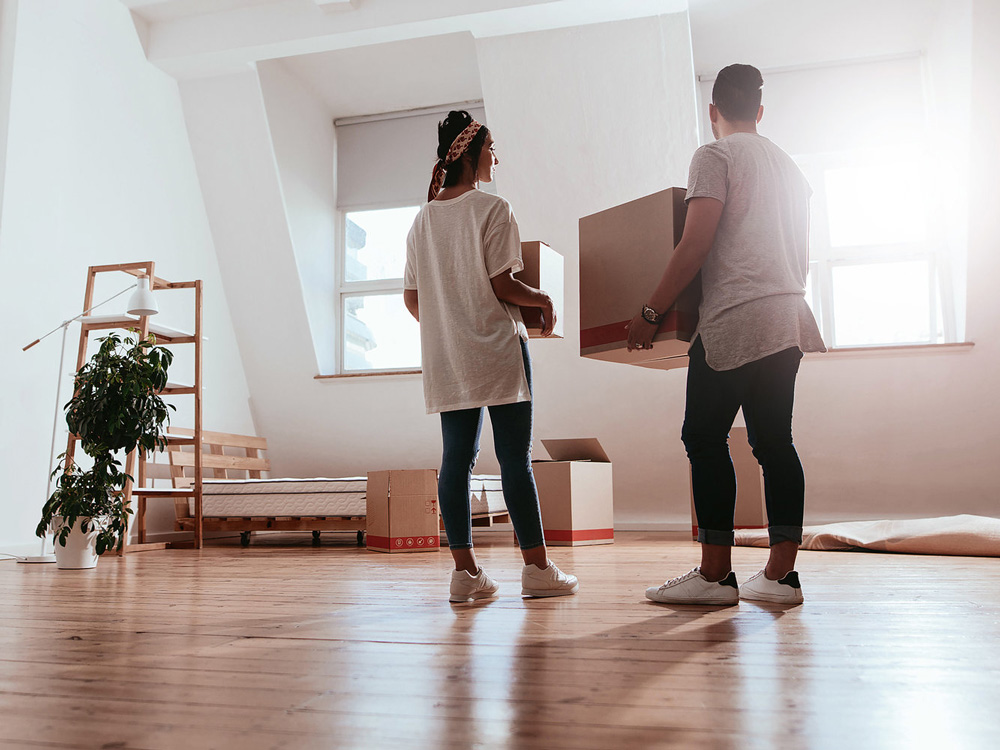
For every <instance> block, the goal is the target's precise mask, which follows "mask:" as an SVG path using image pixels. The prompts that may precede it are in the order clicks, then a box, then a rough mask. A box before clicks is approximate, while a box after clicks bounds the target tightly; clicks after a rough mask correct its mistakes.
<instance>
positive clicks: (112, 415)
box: [35, 331, 174, 568]
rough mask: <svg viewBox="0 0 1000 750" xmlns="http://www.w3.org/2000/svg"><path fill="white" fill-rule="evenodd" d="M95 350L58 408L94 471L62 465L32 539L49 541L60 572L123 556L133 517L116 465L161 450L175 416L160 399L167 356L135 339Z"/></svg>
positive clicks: (107, 341) (150, 342) (111, 339)
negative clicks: (112, 552)
mask: <svg viewBox="0 0 1000 750" xmlns="http://www.w3.org/2000/svg"><path fill="white" fill-rule="evenodd" d="M100 344H101V346H100V348H99V349H98V351H97V352H96V353H95V354H94V356H93V357H91V358H90V360H89V361H88V362H87V363H86V364H85V365H84V366H83V367H82V368H81V369H80V371H79V372H78V373H77V374H76V377H75V379H74V381H73V386H74V388H73V398H71V399H70V400H69V402H68V403H67V404H66V406H65V407H64V408H65V410H66V424H67V426H68V427H69V429H70V431H71V432H72V433H73V434H75V435H76V436H77V437H78V438H79V440H80V447H81V448H82V449H83V451H84V452H85V453H86V454H87V455H89V456H90V457H91V458H92V459H93V465H92V467H91V468H90V469H88V470H84V469H83V468H81V467H80V465H79V464H76V463H73V462H70V461H66V465H65V467H59V468H57V469H56V470H55V472H54V474H53V476H56V475H58V478H57V480H56V489H55V491H54V492H53V493H52V496H51V497H50V498H49V499H48V501H47V502H46V503H45V506H44V508H43V509H42V518H41V521H40V522H39V524H38V528H37V529H36V531H35V533H36V534H37V535H38V536H45V534H47V533H53V534H54V535H55V541H56V545H55V551H56V563H57V565H58V567H60V568H92V567H94V566H95V565H96V564H97V556H98V555H100V554H102V553H103V552H105V551H106V550H109V549H119V550H120V549H121V547H122V544H123V543H124V540H125V536H126V534H128V527H129V523H128V522H129V515H130V514H131V513H132V509H131V508H129V507H127V506H126V505H125V503H124V497H123V495H124V488H125V483H126V482H127V481H134V480H133V478H132V477H131V476H129V475H128V474H126V473H124V472H123V471H122V470H121V463H120V462H119V461H118V460H116V458H115V457H116V455H119V454H125V455H127V454H128V453H130V452H131V451H133V450H135V449H136V448H139V449H141V450H143V451H152V450H162V449H163V448H164V447H165V446H166V442H167V441H166V437H165V433H166V429H167V425H168V424H169V421H170V409H173V408H174V407H173V405H172V404H167V403H166V402H164V401H163V399H162V398H161V397H160V395H159V394H160V392H162V391H163V389H164V388H165V387H166V385H167V369H168V367H169V366H170V363H171V362H172V361H173V352H171V351H170V350H169V349H165V348H163V347H162V346H156V339H155V338H154V337H153V336H147V337H146V338H144V339H143V338H141V336H140V335H139V333H138V332H137V331H131V332H130V333H129V335H126V336H125V337H124V338H122V337H121V336H119V335H118V334H115V333H112V334H109V335H108V336H105V337H104V338H102V339H100ZM64 456H65V454H63V455H61V456H60V459H62V458H63V457H64ZM60 556H62V557H63V558H64V559H60ZM70 557H72V558H73V559H65V558H70ZM64 562H65V564H64Z"/></svg>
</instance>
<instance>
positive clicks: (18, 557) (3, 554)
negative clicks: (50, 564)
mask: <svg viewBox="0 0 1000 750" xmlns="http://www.w3.org/2000/svg"><path fill="white" fill-rule="evenodd" d="M0 557H9V558H10V559H11V560H24V559H25V558H24V556H23V555H12V554H11V553H10V552H0Z"/></svg>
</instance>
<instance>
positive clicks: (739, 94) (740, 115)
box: [712, 63, 764, 122]
mask: <svg viewBox="0 0 1000 750" xmlns="http://www.w3.org/2000/svg"><path fill="white" fill-rule="evenodd" d="M763 85H764V78H763V76H761V74H760V71H759V70H757V68H755V67H754V66H753V65H743V64H742V63H736V64H734V65H728V66H726V67H725V68H723V69H722V70H720V71H719V75H718V76H716V78H715V85H714V86H713V87H712V103H713V104H714V105H715V106H716V108H717V109H718V110H719V114H721V115H722V116H723V117H725V118H726V119H727V120H729V121H730V122H733V121H739V122H746V121H747V120H756V119H757V111H758V110H759V109H760V95H761V91H760V89H761V87H762V86H763Z"/></svg>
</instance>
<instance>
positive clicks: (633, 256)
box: [580, 188, 701, 369]
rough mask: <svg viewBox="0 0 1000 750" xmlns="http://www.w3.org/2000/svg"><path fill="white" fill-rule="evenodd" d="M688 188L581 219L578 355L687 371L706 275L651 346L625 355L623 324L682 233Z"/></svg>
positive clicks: (642, 300) (672, 310)
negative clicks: (685, 196)
mask: <svg viewBox="0 0 1000 750" xmlns="http://www.w3.org/2000/svg"><path fill="white" fill-rule="evenodd" d="M684 195H685V190H684V189H683V188H669V189H667V190H662V191H660V192H658V193H653V194H652V195H647V196H645V197H644V198H639V199H638V200H634V201H630V202H628V203H623V204H622V205H620V206H615V207H614V208H609V209H607V210H605V211H601V212H599V213H596V214H592V215H590V216H584V217H583V218H582V219H580V355H581V356H583V357H589V358H591V359H602V360H606V361H608V362H624V363H627V364H631V365H639V366H642V367H654V368H658V369H671V368H674V367H686V366H687V350H688V343H689V342H690V341H691V337H692V336H693V334H694V330H695V326H696V325H697V323H698V304H699V302H700V301H701V278H700V277H698V278H696V279H695V280H694V281H693V282H692V283H691V284H690V285H689V286H688V287H687V289H685V290H684V291H683V292H682V293H681V296H680V297H679V298H678V300H677V302H676V303H675V304H674V306H673V307H671V308H670V310H668V311H667V314H666V319H665V320H664V321H663V323H662V324H661V325H660V328H659V330H658V332H657V334H656V336H654V337H653V348H652V349H643V350H635V351H632V352H630V351H628V332H627V331H626V325H627V324H628V323H629V321H631V320H632V318H634V317H635V315H636V313H638V312H639V310H640V309H641V307H642V305H643V303H645V302H648V300H649V296H650V295H652V293H653V290H654V289H655V288H656V284H657V282H658V281H659V279H660V277H661V276H662V275H663V271H664V269H665V268H666V267H667V262H668V261H669V260H670V256H671V255H672V254H673V251H674V247H675V246H676V245H677V243H678V242H680V239H681V234H682V233H683V231H684V216H685V213H686V206H685V203H684Z"/></svg>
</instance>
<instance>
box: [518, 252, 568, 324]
mask: <svg viewBox="0 0 1000 750" xmlns="http://www.w3.org/2000/svg"><path fill="white" fill-rule="evenodd" d="M521 259H522V260H523V262H524V269H523V270H521V271H518V272H517V273H515V274H514V278H515V279H518V280H519V281H522V282H524V283H525V284H527V285H528V286H531V287H534V288H535V289H541V290H542V291H543V292H546V293H547V294H548V295H549V296H550V297H551V298H552V302H553V303H554V304H555V308H556V326H555V329H554V330H553V331H552V336H553V337H555V338H562V337H563V299H564V281H563V279H564V272H563V266H564V262H563V257H562V255H560V254H559V253H557V252H556V251H555V250H553V249H552V248H551V247H549V246H548V245H546V244H545V243H544V242H522V243H521ZM521 318H522V319H523V320H524V325H525V327H526V328H527V329H528V337H529V338H533V339H534V338H541V337H542V311H541V308H538V307H522V308H521Z"/></svg>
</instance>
